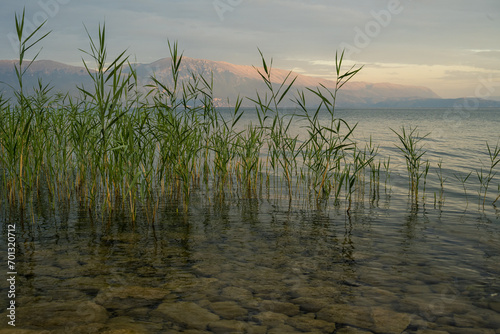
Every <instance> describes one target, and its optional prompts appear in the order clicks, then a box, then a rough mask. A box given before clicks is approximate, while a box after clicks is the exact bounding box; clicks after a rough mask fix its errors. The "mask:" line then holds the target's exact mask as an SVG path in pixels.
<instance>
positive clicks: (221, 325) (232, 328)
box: [208, 320, 247, 334]
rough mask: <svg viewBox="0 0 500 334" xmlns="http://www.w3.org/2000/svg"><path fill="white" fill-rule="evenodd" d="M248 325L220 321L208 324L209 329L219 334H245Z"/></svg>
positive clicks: (234, 321)
mask: <svg viewBox="0 0 500 334" xmlns="http://www.w3.org/2000/svg"><path fill="white" fill-rule="evenodd" d="M246 328H247V324H246V323H245V322H242V321H237V320H218V321H214V322H211V323H209V324H208V329H209V330H210V331H212V332H214V333H217V334H226V333H227V334H229V333H245V330H246Z"/></svg>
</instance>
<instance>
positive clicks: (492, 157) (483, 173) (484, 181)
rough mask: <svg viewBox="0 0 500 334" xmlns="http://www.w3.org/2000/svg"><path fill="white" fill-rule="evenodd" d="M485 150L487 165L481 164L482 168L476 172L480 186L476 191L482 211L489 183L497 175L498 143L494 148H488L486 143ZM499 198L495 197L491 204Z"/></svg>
mask: <svg viewBox="0 0 500 334" xmlns="http://www.w3.org/2000/svg"><path fill="white" fill-rule="evenodd" d="M486 148H487V150H488V160H489V161H488V164H487V165H485V164H484V162H483V167H481V168H480V169H479V170H478V171H476V175H477V178H478V180H479V185H480V187H479V190H478V195H479V202H480V203H481V204H482V207H483V209H484V205H485V203H486V196H487V194H488V189H489V186H490V183H491V181H492V180H493V179H494V177H495V176H496V174H497V172H496V171H495V167H496V166H497V165H498V163H500V146H499V142H497V144H496V145H495V147H490V145H489V144H488V142H486ZM499 197H500V196H499ZM499 197H497V198H496V199H495V201H494V202H493V203H495V202H496V201H497V200H498V198H499Z"/></svg>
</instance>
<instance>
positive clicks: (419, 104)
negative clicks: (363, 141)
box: [373, 98, 500, 109]
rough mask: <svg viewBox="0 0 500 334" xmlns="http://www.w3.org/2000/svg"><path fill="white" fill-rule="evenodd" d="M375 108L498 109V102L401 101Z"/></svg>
mask: <svg viewBox="0 0 500 334" xmlns="http://www.w3.org/2000/svg"><path fill="white" fill-rule="evenodd" d="M373 107H375V108H398V109H414V108H500V101H494V100H484V99H477V98H459V99H413V100H411V99H410V100H408V99H403V100H398V99H395V100H391V99H388V100H385V101H382V102H379V103H375V104H374V105H373Z"/></svg>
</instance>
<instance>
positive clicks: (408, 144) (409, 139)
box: [391, 126, 429, 202]
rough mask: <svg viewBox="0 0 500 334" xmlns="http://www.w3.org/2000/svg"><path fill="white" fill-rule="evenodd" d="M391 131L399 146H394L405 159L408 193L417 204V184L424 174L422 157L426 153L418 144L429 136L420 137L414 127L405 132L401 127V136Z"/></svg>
mask: <svg viewBox="0 0 500 334" xmlns="http://www.w3.org/2000/svg"><path fill="white" fill-rule="evenodd" d="M391 131H392V132H394V133H395V134H396V135H397V136H398V138H399V141H400V144H401V146H398V145H396V147H397V148H398V149H399V150H400V151H401V152H402V153H403V155H404V157H405V160H406V168H407V171H408V179H409V189H410V193H411V196H412V198H413V199H414V200H415V202H418V188H419V183H420V179H421V177H422V175H423V173H424V172H425V170H424V171H421V169H422V167H423V166H425V162H423V161H422V156H423V155H424V154H425V152H426V151H425V150H424V149H423V145H421V144H420V142H421V141H422V140H423V139H424V138H425V137H427V136H428V135H429V134H426V135H425V136H423V137H420V136H419V134H418V132H417V128H416V127H415V128H411V127H410V129H409V130H408V131H407V130H406V129H405V127H404V126H402V127H401V134H400V133H397V132H396V131H395V130H393V129H391Z"/></svg>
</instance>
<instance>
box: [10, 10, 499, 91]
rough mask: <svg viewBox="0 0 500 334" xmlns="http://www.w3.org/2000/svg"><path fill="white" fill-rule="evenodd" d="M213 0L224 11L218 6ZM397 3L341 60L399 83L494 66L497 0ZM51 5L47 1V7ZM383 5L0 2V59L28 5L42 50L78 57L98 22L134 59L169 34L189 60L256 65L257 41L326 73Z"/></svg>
mask: <svg viewBox="0 0 500 334" xmlns="http://www.w3.org/2000/svg"><path fill="white" fill-rule="evenodd" d="M394 1H397V0H394ZM217 3H224V4H226V5H227V6H230V10H226V11H224V12H223V13H222V14H221V12H220V11H219V12H218V11H217V8H216V4H217ZM399 3H400V6H401V8H402V9H403V10H402V11H401V12H400V13H398V14H397V15H392V16H391V18H390V22H388V24H384V25H381V27H380V31H379V32H378V33H377V34H375V35H373V36H370V40H369V43H367V46H366V47H363V48H360V52H358V53H356V54H353V55H352V56H351V57H346V58H345V59H344V62H345V65H346V66H350V65H352V64H354V63H356V64H365V69H364V70H363V71H362V72H367V73H371V72H373V73H375V72H376V73H377V75H378V78H379V79H380V80H379V81H384V79H387V80H394V79H398V75H397V74H398V73H399V79H398V80H400V81H405V80H406V79H405V78H404V75H406V74H407V73H410V72H411V73H413V71H412V70H411V68H415V69H427V67H426V66H428V67H429V68H430V67H432V70H429V71H427V70H426V71H423V72H422V73H421V77H420V78H421V79H420V80H421V81H424V75H429V73H431V74H432V73H434V74H435V76H439V75H441V74H442V73H443V71H438V72H435V71H436V70H437V68H440V67H441V66H442V67H443V68H448V69H451V68H456V67H457V66H467V67H470V68H477V69H484V70H495V69H498V68H500V57H499V55H500V54H499V52H500V51H499V50H500V44H499V43H498V42H497V38H496V36H497V34H498V31H500V16H499V15H497V14H495V13H497V12H498V9H499V7H498V0H482V1H481V2H471V1H469V0H442V1H439V2H435V1H424V0H419V1H410V0H399ZM50 4H51V5H52V7H51V8H52V9H50V10H48V11H47V10H44V7H45V8H46V7H47V6H49V5H50ZM54 4H58V8H57V13H55V12H56V10H55V6H54ZM388 4H389V2H388V1H386V0H360V1H346V0H339V1H329V0H276V1H267V0H266V1H264V0H254V1H248V0H241V1H236V0H231V1H229V0H190V1H189V2H188V1H185V0H165V1H161V2H159V1H153V0H145V1H140V2H139V1H130V0H106V1H97V0H86V1H77V0H37V1H30V0H2V11H1V12H0V19H1V20H0V27H1V31H4V32H6V33H5V34H0V43H1V45H4V47H3V48H2V49H0V59H12V58H15V57H16V50H15V49H14V48H12V47H9V46H10V45H11V44H12V43H10V41H9V39H8V32H13V30H14V13H15V12H18V13H19V12H21V11H22V9H23V6H25V7H26V14H27V19H28V20H30V21H34V17H35V15H39V17H42V16H43V13H44V12H45V13H46V14H47V15H48V21H47V24H46V27H45V28H44V29H45V30H44V31H49V30H52V33H51V35H50V36H49V37H48V38H47V39H46V40H44V41H43V43H42V45H43V46H44V49H43V51H42V53H41V57H42V58H49V59H54V60H59V61H63V62H67V63H72V64H77V63H81V56H82V54H81V52H79V51H78V49H79V48H83V49H87V48H88V38H87V36H86V34H85V29H84V27H83V24H85V25H86V26H87V28H88V29H89V31H90V32H91V34H92V35H93V36H95V35H96V33H97V26H98V24H99V22H101V23H102V22H104V21H105V22H106V28H107V31H108V35H107V36H108V49H109V53H110V55H115V54H118V53H120V52H121V51H123V50H125V49H127V50H128V52H129V53H130V54H131V56H132V57H133V58H134V59H137V61H138V62H152V61H154V60H156V59H158V58H162V57H165V56H167V55H168V48H167V45H166V41H167V39H169V40H171V41H178V42H179V46H180V48H181V49H182V50H184V51H185V55H186V56H190V57H194V58H205V59H211V60H223V61H228V62H232V63H236V64H247V65H249V64H256V63H259V62H260V56H259V53H258V52H257V48H259V49H260V50H262V51H263V52H264V55H265V56H266V58H271V57H272V58H273V59H274V64H275V66H277V67H284V68H286V69H292V68H301V69H303V70H304V71H305V72H304V73H311V74H314V75H321V73H323V74H324V75H325V76H331V73H332V70H333V69H334V65H335V63H334V60H335V52H336V51H339V50H340V45H342V43H349V44H352V45H354V41H355V38H356V34H357V33H358V31H364V29H365V28H366V27H367V24H370V22H377V21H376V15H374V13H382V12H383V11H386V10H388ZM49 7H50V6H49ZM48 12H50V13H48ZM37 13H38V14H37ZM40 13H42V14H40ZM52 14H53V15H52ZM374 20H375V21H374ZM5 46H7V47H5ZM377 69H378V70H377ZM376 70H377V71H376ZM384 71H385V72H384ZM392 73H394V74H392ZM416 74H418V73H415V75H416ZM383 76H385V78H384V77H383ZM366 77H368V75H366ZM410 77H411V78H414V75H413V74H412V75H411V76H410ZM444 77H445V76H444V75H443V78H444ZM443 80H444V79H443ZM439 84H440V85H442V84H443V82H440V83H439ZM449 84H450V85H453V83H452V82H450V83H449Z"/></svg>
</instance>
